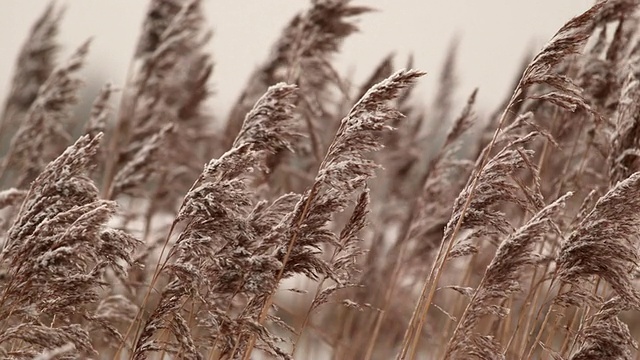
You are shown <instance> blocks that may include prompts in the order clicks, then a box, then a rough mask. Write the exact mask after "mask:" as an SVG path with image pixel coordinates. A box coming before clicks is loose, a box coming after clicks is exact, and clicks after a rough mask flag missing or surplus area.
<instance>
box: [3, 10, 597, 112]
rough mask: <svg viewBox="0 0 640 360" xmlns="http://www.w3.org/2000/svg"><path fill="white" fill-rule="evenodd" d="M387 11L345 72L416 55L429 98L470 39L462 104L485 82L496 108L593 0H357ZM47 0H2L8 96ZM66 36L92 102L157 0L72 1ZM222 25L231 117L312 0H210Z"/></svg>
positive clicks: (116, 78) (367, 22)
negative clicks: (450, 58)
mask: <svg viewBox="0 0 640 360" xmlns="http://www.w3.org/2000/svg"><path fill="white" fill-rule="evenodd" d="M353 3H354V4H356V5H367V6H370V7H373V8H376V9H378V11H377V12H374V13H369V14H365V15H363V16H362V17H361V20H360V28H361V32H360V33H359V34H356V35H355V36H351V37H349V38H348V39H347V41H346V42H345V43H344V46H343V51H342V53H341V54H340V56H339V57H337V58H336V63H337V68H338V69H339V70H340V71H342V72H343V73H345V72H351V73H353V74H354V76H355V79H356V80H362V79H363V78H365V77H366V76H367V75H368V74H369V73H370V72H371V71H372V69H373V68H374V66H376V65H377V64H378V63H379V61H380V60H381V59H382V58H383V57H384V56H385V55H387V54H389V53H390V52H394V53H395V54H396V58H395V59H396V64H397V65H398V66H400V65H403V64H404V63H405V61H406V58H407V56H408V54H410V53H413V54H414V56H415V67H417V68H419V69H421V70H424V71H427V73H428V75H427V77H426V78H423V80H421V90H422V91H421V94H422V95H423V96H424V97H425V100H426V101H428V102H427V104H429V103H431V99H432V95H433V93H434V91H435V86H436V84H437V79H438V72H439V71H440V69H441V65H442V62H443V59H444V56H445V55H446V52H447V49H448V46H449V43H450V41H451V39H453V38H454V37H456V36H457V37H458V38H459V40H460V44H459V45H460V46H459V52H458V63H457V65H458V67H457V74H458V79H459V91H458V96H459V100H462V99H464V98H466V96H467V95H468V94H469V93H470V91H471V90H472V89H473V88H474V87H479V88H480V92H479V104H480V108H481V109H484V110H485V111H492V110H493V108H494V107H495V106H496V105H497V104H498V103H499V102H500V101H501V100H502V98H503V97H504V96H505V95H506V92H507V91H508V88H509V86H510V84H511V82H512V81H513V79H514V77H515V75H516V74H515V72H516V71H517V69H518V67H519V65H520V62H521V60H522V58H523V55H524V54H525V53H526V51H527V49H534V50H538V49H539V48H540V47H542V46H543V45H544V44H545V43H546V41H547V40H548V39H549V38H550V37H551V36H552V35H553V34H554V33H555V32H556V30H557V29H558V28H559V27H560V26H562V24H564V23H565V22H566V21H567V20H569V19H570V18H571V17H573V16H575V15H578V14H579V13H581V12H582V11H584V10H586V9H587V8H589V6H591V4H593V1H592V0H536V1H525V0H446V1H444V0H443V1H436V0H354V1H353ZM47 4H48V1H45V0H0V55H1V56H0V99H2V101H3V99H4V97H5V94H6V93H7V88H8V86H9V81H10V79H11V72H12V69H13V67H14V61H15V58H16V56H17V53H18V50H19V47H20V46H21V43H22V41H23V40H24V39H25V37H26V35H27V33H28V31H29V28H30V26H31V24H32V23H33V21H34V20H35V19H36V18H37V17H38V16H39V15H40V14H41V13H42V11H43V9H44V8H45V7H46V5H47ZM58 4H59V5H66V8H67V10H66V13H65V17H64V19H63V22H62V29H61V33H60V40H61V42H62V44H63V51H62V53H61V54H60V55H61V57H60V59H65V58H66V57H67V56H68V55H69V54H70V52H71V51H73V50H74V49H75V47H77V46H78V45H79V44H80V43H81V42H82V41H84V40H85V39H87V38H88V37H93V38H94V39H93V44H92V47H91V52H90V56H89V58H88V66H87V67H86V69H85V70H84V75H85V76H86V77H87V78H88V80H89V81H91V82H93V81H97V82H99V83H98V84H95V85H94V84H92V85H93V86H95V87H93V86H92V88H89V89H87V91H86V92H85V96H86V95H88V96H89V97H90V98H89V99H88V100H89V101H91V100H90V99H91V98H92V97H93V96H94V95H95V94H96V92H97V87H99V86H100V85H101V84H102V83H104V82H106V81H111V82H113V83H114V84H115V85H116V86H122V84H123V82H124V79H125V75H126V70H127V66H128V64H129V59H130V58H131V56H132V53H133V48H134V45H135V43H136V40H137V37H138V34H139V31H140V29H141V23H142V19H143V17H144V14H145V11H146V7H147V1H143V0H67V1H58ZM204 4H205V9H206V15H207V18H208V21H209V23H210V25H211V27H212V28H213V30H214V37H213V40H212V43H211V52H212V54H213V57H214V59H215V63H216V67H215V70H214V74H213V82H212V88H213V89H214V91H215V92H216V95H215V97H214V99H213V102H212V109H214V110H215V111H216V112H217V113H218V116H220V115H221V113H220V112H221V111H222V112H223V113H225V114H226V112H227V111H228V109H229V107H230V106H231V104H232V103H233V101H234V100H235V98H236V96H237V95H238V93H239V91H240V90H241V88H242V86H243V85H244V84H245V82H246V80H247V77H248V76H249V74H250V73H251V71H252V70H253V69H254V68H255V67H256V66H257V65H258V64H260V63H261V62H262V61H263V59H265V58H266V56H267V54H268V52H269V48H270V46H271V44H272V43H273V42H274V41H275V39H277V37H278V35H279V33H280V30H281V29H282V28H283V27H284V25H285V24H286V23H287V22H288V20H289V19H290V18H291V17H292V16H293V15H294V14H295V13H297V12H299V11H301V10H303V9H304V8H305V7H306V6H307V5H308V2H307V1H304V0H204Z"/></svg>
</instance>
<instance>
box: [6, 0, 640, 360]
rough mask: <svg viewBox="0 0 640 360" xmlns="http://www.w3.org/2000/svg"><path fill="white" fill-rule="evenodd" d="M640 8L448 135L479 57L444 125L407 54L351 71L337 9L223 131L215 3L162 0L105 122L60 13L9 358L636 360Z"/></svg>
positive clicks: (45, 85) (16, 283)
mask: <svg viewBox="0 0 640 360" xmlns="http://www.w3.org/2000/svg"><path fill="white" fill-rule="evenodd" d="M638 3H639V2H638V1H637V0H609V1H604V2H599V3H597V4H595V5H594V6H593V7H592V8H591V9H589V10H587V11H586V12H585V13H584V14H582V15H580V16H578V17H576V18H575V19H572V20H570V21H569V22H568V23H567V24H566V25H564V26H563V27H562V28H561V29H560V30H559V31H558V33H557V34H556V35H555V36H554V37H553V38H552V39H551V41H550V42H549V43H548V44H547V45H546V46H545V47H543V49H542V50H541V51H540V52H539V53H538V54H537V55H536V56H534V57H533V59H532V60H531V61H527V63H526V64H524V65H523V67H522V70H523V72H522V74H519V75H520V76H518V78H517V79H516V80H517V81H516V83H515V86H514V87H515V91H514V92H513V94H511V93H510V94H509V97H508V99H507V101H505V103H504V104H505V105H504V107H503V108H501V109H500V111H498V112H497V114H498V116H495V117H492V118H485V119H482V115H479V116H476V115H475V114H474V112H473V111H472V108H473V107H474V102H475V96H476V93H475V92H473V94H471V96H470V97H469V100H468V103H467V106H466V107H465V108H464V109H463V111H462V113H461V115H460V116H459V117H458V118H457V119H455V120H453V121H451V124H447V123H449V122H450V121H449V120H450V117H451V111H452V108H453V106H454V102H453V99H455V97H454V95H455V94H454V93H455V90H456V86H455V84H456V80H457V77H456V72H455V58H456V57H457V56H458V54H457V53H456V43H455V42H454V43H453V44H452V46H451V48H450V51H449V53H448V54H443V56H444V67H443V68H442V70H441V71H440V72H438V71H437V70H436V71H435V73H436V76H435V77H434V78H436V79H439V81H438V84H439V89H438V91H437V92H436V95H435V100H434V102H433V103H432V105H433V106H431V107H429V108H428V109H427V110H428V111H425V107H424V104H425V103H426V102H425V101H424V99H421V98H420V97H418V96H416V93H417V91H416V90H415V88H414V84H415V81H416V79H417V78H418V77H419V76H420V75H422V73H420V72H417V71H413V70H409V71H407V70H402V71H399V72H394V70H395V66H394V63H393V61H392V60H393V57H392V56H391V55H389V56H386V57H385V58H383V59H381V62H380V64H379V65H378V66H377V67H376V68H375V69H371V70H372V71H371V72H370V74H371V75H370V76H369V77H368V78H367V79H366V80H365V81H363V82H362V83H361V84H352V83H351V82H350V81H348V78H347V77H345V76H343V75H342V74H339V73H338V72H337V71H336V69H335V67H334V65H333V64H332V61H333V58H334V56H335V55H336V54H338V53H339V51H340V48H341V44H342V43H343V41H344V39H346V38H347V37H348V36H349V35H351V34H353V33H354V32H356V31H357V19H358V18H359V16H360V15H361V14H364V13H366V12H367V11H368V10H369V9H367V8H366V7H362V6H356V5H354V4H353V3H352V2H351V1H348V0H314V1H312V2H311V3H310V5H309V8H308V9H307V10H306V11H305V12H303V13H301V14H299V15H297V16H296V17H295V18H294V19H293V20H292V21H291V22H290V23H289V24H288V25H287V26H286V27H285V29H284V30H283V32H282V34H281V36H280V38H279V39H278V40H277V42H276V44H275V45H274V46H273V48H272V53H271V54H270V56H269V58H268V59H266V61H264V62H262V63H261V64H262V65H261V66H259V67H258V69H257V70H256V71H255V72H254V74H253V76H252V77H251V78H250V79H249V81H248V83H247V85H246V88H245V89H244V90H243V92H242V94H241V95H240V97H239V99H238V101H237V103H235V104H234V105H233V110H232V112H231V114H230V115H229V116H228V118H227V119H226V123H223V124H220V125H221V126H222V127H223V128H224V129H223V131H220V132H219V134H216V133H215V132H214V131H213V124H212V120H214V119H216V117H217V116H216V115H215V112H214V111H211V110H212V109H208V108H207V107H206V106H205V102H206V100H207V99H208V97H209V87H208V82H209V80H210V77H211V75H212V70H213V60H212V57H211V55H209V54H207V53H206V52H205V51H204V47H205V45H206V44H207V42H208V40H209V38H210V36H211V33H210V31H208V30H207V29H208V27H207V25H206V23H205V16H204V11H203V9H204V6H203V5H204V4H205V3H204V2H203V1H201V0H150V1H149V8H148V11H147V14H146V17H145V19H144V23H143V26H142V34H141V37H140V40H139V42H138V45H137V48H136V51H135V54H134V57H133V59H132V62H131V65H130V71H129V78H128V79H127V80H126V82H125V83H124V84H115V85H109V84H108V85H106V86H104V87H103V88H102V90H101V92H100V93H99V95H98V96H97V98H96V100H95V102H94V104H93V107H92V109H91V113H90V116H89V118H88V119H82V121H83V124H82V125H84V128H83V127H82V126H81V125H80V124H79V123H78V124H76V123H70V122H69V111H70V109H71V105H72V104H74V103H75V101H76V97H77V95H76V92H77V88H78V86H79V84H80V82H79V80H78V77H77V72H78V70H79V69H80V67H81V65H82V62H83V58H84V56H85V53H86V45H85V46H83V47H82V48H81V49H80V50H78V52H77V53H76V54H75V56H74V57H72V59H71V60H70V62H68V63H67V64H63V65H62V66H59V67H58V68H57V70H56V69H55V68H54V65H55V61H54V60H55V55H56V52H57V44H56V42H55V39H54V35H55V34H56V32H57V28H58V26H59V21H60V12H58V11H56V10H55V8H54V7H52V6H51V7H48V8H47V9H46V11H45V13H44V15H43V16H42V17H41V18H40V19H39V20H38V23H37V24H36V25H35V26H34V27H33V29H32V32H31V35H30V38H29V40H28V42H27V43H26V44H25V46H24V47H23V49H22V51H21V53H20V55H19V59H20V61H19V65H18V67H17V68H16V75H15V76H14V81H13V82H12V83H11V84H10V94H9V97H8V99H7V101H6V103H5V109H4V113H3V115H2V118H3V120H2V125H0V127H1V128H0V130H2V131H1V132H2V137H3V139H2V141H3V144H7V145H8V147H7V146H5V147H3V151H4V149H6V148H8V150H9V152H7V153H6V154H3V156H4V162H3V169H2V170H3V173H4V174H3V175H2V179H1V180H2V185H3V187H2V189H1V190H0V220H1V223H0V241H1V242H2V249H3V250H2V252H1V253H0V357H1V358H8V359H33V358H37V359H86V358H112V359H123V358H135V359H147V358H148V359H152V358H153V359H155V358H161V357H165V358H167V357H172V358H185V359H247V360H248V359H250V358H253V357H265V358H280V359H292V358H296V359H297V358H300V359H304V358H319V357H326V356H329V355H330V356H332V357H333V358H335V359H352V358H353V359H356V358H357V359H360V358H362V359H366V360H372V359H388V358H393V357H394V356H397V358H399V359H409V358H423V357H426V358H443V357H444V358H452V359H453V358H456V359H468V358H471V359H473V358H483V359H500V358H511V357H514V358H524V359H533V358H537V357H540V358H544V357H545V356H547V355H550V356H551V357H553V358H556V359H613V358H616V359H617V358H621V359H632V358H633V357H634V356H636V357H637V353H634V349H633V347H634V346H635V343H634V342H633V338H637V331H638V329H640V323H638V320H637V314H638V311H637V310H638V309H639V308H640V306H638V305H639V302H640V295H639V292H638V290H637V286H638V278H639V276H638V274H639V272H638V262H639V261H640V258H639V255H638V252H637V240H638V235H640V234H638V228H637V222H638V216H637V214H638V211H637V208H638V207H639V206H640V202H639V200H637V199H638V198H640V196H639V195H640V193H638V191H637V190H638V188H639V186H640V180H639V179H640V175H638V172H637V171H638V169H639V163H638V159H637V158H638V155H639V154H640V151H638V148H640V145H639V144H640V141H639V140H638V138H639V136H638V133H639V132H638V125H637V123H638V119H637V118H638V116H637V112H638V101H639V99H640V96H639V94H640V92H639V91H638V81H637V79H638V73H637V71H638V69H637V65H638V54H639V53H638V51H639V49H640V47H639V46H638V45H637V43H638V38H639V36H640V34H639V33H638V30H637V29H638V24H639V23H640V22H639V20H638V19H639V18H638V14H637V13H636V12H635V11H636V8H637V7H638ZM612 31H613V32H612ZM583 48H584V50H583ZM412 61H413V59H412V58H410V59H409V64H411V62H412ZM406 67H407V68H412V66H406ZM281 81H285V82H286V83H290V84H293V85H285V84H283V83H280V84H277V83H278V82H281ZM274 84H277V85H274ZM116 88H121V89H122V90H121V91H122V101H121V102H120V105H119V108H117V109H114V118H115V119H114V120H115V121H114V123H112V122H111V121H110V120H111V119H110V117H111V114H110V112H111V109H110V102H111V99H112V97H114V95H115V94H114V92H115V89H116ZM221 91H224V89H222V90H221ZM214 110H215V109H214ZM345 114H346V116H344V115H345ZM401 114H404V115H406V117H405V116H402V115H401ZM480 114H482V112H480ZM476 118H477V120H478V121H477V123H478V124H483V123H484V124H486V125H485V126H484V127H483V126H480V127H476V126H472V125H473V124H474V123H475V122H476V121H475V120H476ZM70 125H71V126H70ZM445 125H448V126H450V127H451V130H450V132H449V133H448V134H447V136H442V137H440V135H442V134H441V132H440V131H439V129H440V126H445ZM72 127H73V128H74V129H82V128H83V133H84V134H85V135H83V136H82V137H80V139H79V140H78V141H77V142H76V144H75V145H74V146H72V147H70V148H69V149H67V151H66V152H64V153H63V154H62V155H60V156H59V154H60V153H62V152H63V150H64V147H66V146H67V145H68V144H69V143H70V142H71V135H72V134H70V133H67V132H68V129H70V128H72ZM394 127H395V128H398V129H397V131H389V130H390V128H394ZM5 129H7V130H6V131H5ZM16 129H17V132H16ZM103 132H104V133H105V134H106V136H105V139H106V141H105V143H106V145H107V146H104V147H99V146H98V143H99V142H100V139H101V138H102V135H101V133H103ZM14 133H15V135H16V136H14V137H13V140H11V141H9V137H10V136H12V135H13V134H14ZM301 133H303V134H305V135H307V136H306V138H305V137H303V136H300V134H301ZM5 140H6V141H5ZM441 142H442V143H441ZM289 150H295V151H289ZM294 152H295V153H294ZM56 157H57V159H56V160H54V161H53V162H51V163H49V165H46V164H47V163H48V162H49V161H50V160H52V159H55V158H56ZM212 158H213V160H210V159H212ZM209 160H210V161H209ZM472 160H475V162H474V161H472ZM203 163H206V165H205V167H204V170H202V164H203ZM381 167H384V168H386V169H385V170H384V171H383V170H382V169H381ZM38 174H39V175H38ZM379 174H382V176H377V179H376V180H375V181H373V179H372V178H373V177H374V175H379ZM95 178H97V179H99V181H95V183H94V180H95ZM194 179H195V182H194ZM96 184H98V185H96ZM290 191H291V192H290ZM289 192H290V193H289ZM567 193H573V194H574V195H573V196H571V198H569V197H568V195H565V196H561V194H567ZM603 194H604V195H603ZM553 199H557V200H556V201H553ZM116 201H117V203H118V211H117V212H116ZM565 202H566V206H565ZM133 234H135V236H136V237H137V236H140V237H141V238H142V239H143V240H144V241H143V242H142V243H139V242H138V241H137V240H136V239H135V238H134V236H133ZM138 248H139V249H138ZM428 271H430V273H429V274H427V272H428ZM425 278H426V281H423V280H425ZM422 285H423V288H422V291H419V290H420V289H419V287H420V286H422ZM285 287H286V288H285ZM440 289H454V290H457V292H453V291H440ZM304 293H306V294H307V295H306V296H305V295H303V294H304ZM291 300H294V301H291ZM298 300H299V301H298ZM414 305H415V306H414ZM434 308H435V309H438V310H442V313H440V312H436V311H431V310H433V309H434ZM412 310H413V314H412V313H411V311H412ZM429 311H431V313H429ZM545 313H546V315H545ZM428 314H430V315H432V316H427V315H428ZM540 315H544V318H542V317H541V316H540ZM623 321H624V322H623ZM433 330H437V332H433ZM403 334H404V337H403ZM543 335H544V336H543ZM540 348H542V351H544V352H542V351H540ZM318 349H320V350H318ZM527 350H529V352H528V353H527ZM518 355H520V356H518Z"/></svg>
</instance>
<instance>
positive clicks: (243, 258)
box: [134, 84, 297, 359]
mask: <svg viewBox="0 0 640 360" xmlns="http://www.w3.org/2000/svg"><path fill="white" fill-rule="evenodd" d="M295 97H296V87H295V86H292V85H285V84H277V85H275V86H273V87H271V88H269V89H268V91H267V92H266V93H265V94H264V96H263V97H262V98H260V99H259V100H258V102H257V103H256V104H255V107H254V109H253V110H252V111H251V112H249V113H248V114H247V116H246V119H245V123H244V125H243V127H242V130H241V132H240V133H239V134H238V137H237V138H236V140H235V142H234V144H233V147H232V148H231V149H230V150H229V151H227V152H226V153H225V154H223V155H222V156H221V157H220V158H219V159H214V160H211V161H210V162H209V164H207V165H206V166H205V168H204V170H203V171H202V174H201V175H200V177H199V178H198V179H197V180H196V181H195V183H194V184H193V186H192V188H191V190H190V191H189V192H188V193H187V195H186V196H185V199H184V201H183V204H182V206H181V207H180V210H179V213H178V216H177V218H176V220H175V223H177V222H186V223H188V225H187V227H186V228H185V230H183V231H182V233H181V234H180V235H179V237H178V239H177V241H176V244H175V245H174V246H173V248H172V249H171V250H170V252H169V255H168V256H167V260H165V263H164V264H162V266H160V264H158V269H157V270H156V273H155V274H156V275H155V276H154V278H153V279H152V283H151V284H150V285H149V290H148V293H147V296H148V294H149V292H150V291H151V290H150V289H151V288H153V286H154V284H155V282H156V281H157V277H158V274H159V272H160V271H161V270H165V271H166V272H167V273H168V274H169V275H171V276H172V281H171V283H170V285H169V286H168V287H167V288H166V289H165V291H164V292H163V294H162V296H161V299H160V303H159V304H158V305H157V306H156V307H155V309H154V310H153V312H152V314H151V315H150V317H149V318H148V319H147V321H146V323H145V324H144V326H143V328H142V332H141V335H140V337H139V338H138V339H137V340H136V343H135V347H134V358H136V359H142V358H145V357H146V356H147V355H146V354H147V353H148V352H151V351H158V350H160V349H163V348H164V349H165V350H167V351H169V349H170V347H168V346H163V345H162V344H161V343H160V342H159V339H155V338H154V336H155V335H157V332H158V331H159V330H161V329H163V328H165V327H166V328H167V329H169V330H170V331H171V333H172V334H173V335H174V336H175V338H176V341H177V343H176V344H175V346H176V348H179V349H181V351H182V352H183V354H189V356H193V357H198V356H199V355H198V354H199V352H198V351H197V350H196V349H195V347H194V346H193V340H192V339H193V338H192V334H191V331H192V330H191V329H189V327H188V326H185V324H184V321H183V320H184V319H182V315H181V311H182V308H183V306H184V304H185V302H186V301H188V298H189V297H190V296H194V295H197V297H198V298H200V299H202V300H204V304H203V306H205V307H208V309H207V311H209V312H210V315H209V317H212V318H213V319H212V321H213V322H215V323H219V321H230V322H232V323H234V324H236V325H237V326H239V329H238V331H241V332H243V333H244V332H247V331H249V332H251V333H254V332H255V333H261V332H266V330H265V329H263V328H262V327H261V326H255V325H254V326H247V324H244V323H243V322H242V319H241V318H240V319H238V320H228V319H227V318H226V317H223V318H221V317H220V314H219V311H220V310H219V309H217V307H216V306H215V303H216V301H213V300H211V301H212V303H209V300H207V299H213V298H215V296H218V297H220V296H222V297H223V298H226V297H229V296H230V298H231V299H233V297H234V296H235V295H236V294H237V293H241V294H255V293H258V294H259V293H261V292H262V291H264V288H265V287H269V286H272V280H269V277H270V276H273V275H272V272H273V271H275V269H276V268H277V267H276V266H277V264H274V262H276V261H275V259H271V258H270V257H268V256H261V254H255V252H256V250H257V246H258V245H259V244H258V243H256V242H255V236H256V235H257V234H255V233H254V232H253V231H255V228H252V227H250V223H248V221H247V218H250V217H252V215H251V205H252V199H251V193H250V189H249V188H248V186H247V183H248V179H249V176H250V173H251V171H252V170H258V169H260V168H262V167H264V160H265V159H266V156H267V155H268V154H269V153H271V152H273V151H275V149H279V148H281V147H285V148H286V147H290V145H291V141H293V138H294V137H296V136H297V133H296V131H295V128H296V124H295V122H294V119H293V115H292V114H293V103H294V100H295ZM253 216H255V215H253ZM265 220H266V219H265ZM170 236H171V234H169V235H168V236H167V239H169V237H170ZM165 246H166V244H165ZM252 253H254V254H252ZM247 267H249V268H252V269H255V272H249V273H248V274H246V275H245V274H244V273H240V272H238V269H243V268H247ZM205 290H207V291H205ZM201 291H202V293H200V292H201ZM145 301H146V298H145ZM181 319H182V320H181ZM203 321H204V320H203ZM243 324H244V325H243ZM213 331H215V332H214V333H212V335H211V336H212V337H213V338H214V339H218V340H219V341H217V343H218V345H216V346H218V347H220V348H221V351H222V352H223V353H224V352H228V351H230V348H229V347H227V346H226V345H227V344H233V341H232V340H230V339H233V337H234V336H237V335H238V334H237V333H220V332H219V329H218V330H217V331H216V329H214V330H213ZM263 344H264V345H265V346H267V347H268V348H269V349H270V350H271V352H273V353H281V351H280V350H279V349H278V348H277V347H276V346H275V345H274V344H272V343H270V342H264V343H263ZM231 347H233V345H231Z"/></svg>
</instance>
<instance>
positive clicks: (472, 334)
mask: <svg viewBox="0 0 640 360" xmlns="http://www.w3.org/2000/svg"><path fill="white" fill-rule="evenodd" d="M571 195H572V194H570V193H569V194H567V195H564V196H563V197H561V198H559V199H558V200H556V201H554V202H553V203H551V204H550V205H548V206H546V207H545V208H543V209H542V210H540V211H539V212H538V213H537V214H536V215H535V216H534V217H533V218H532V219H531V220H529V221H528V222H527V223H526V224H525V225H523V226H521V227H520V228H518V229H517V230H516V231H515V232H514V233H513V234H511V235H510V236H509V237H508V238H507V239H505V240H504V241H503V242H502V243H501V244H500V246H499V247H498V250H497V251H496V254H495V256H494V257H493V259H492V260H491V263H490V264H489V266H488V267H487V270H486V271H485V273H484V276H483V277H482V280H481V281H480V285H479V286H478V287H477V289H476V290H475V292H474V293H473V295H472V297H471V301H470V303H469V305H467V308H466V309H465V311H464V314H463V315H462V317H461V318H460V319H459V321H458V325H457V327H456V330H455V331H454V333H453V335H452V336H451V339H450V340H449V345H448V347H447V355H446V356H445V358H447V359H466V358H468V357H470V356H472V355H476V356H477V354H483V355H481V356H479V357H481V358H486V359H504V350H503V349H502V348H501V346H500V345H499V344H497V343H495V340H493V339H491V338H490V337H487V336H483V335H480V334H478V333H477V332H478V329H477V325H478V322H479V320H480V319H481V318H482V317H484V316H486V315H497V316H501V317H504V316H506V314H507V313H508V312H509V309H508V308H505V307H503V306H501V305H500V304H499V303H500V301H501V300H505V299H507V298H509V297H510V296H511V295H512V294H513V293H515V292H518V291H520V278H521V277H522V275H523V274H524V273H525V271H524V268H525V267H526V266H528V265H532V264H533V263H534V261H535V258H536V257H535V254H534V246H535V245H536V244H537V243H539V242H541V241H543V240H544V237H545V236H546V234H547V233H548V232H549V231H550V230H551V229H553V228H554V226H553V223H552V221H553V220H552V218H553V217H554V216H555V215H556V214H557V213H558V212H559V211H560V210H561V209H562V208H563V207H564V206H565V202H566V200H567V198H569V197H570V196H571ZM496 302H497V303H498V304H496ZM487 342H489V343H492V345H491V346H486V345H487ZM492 349H493V350H496V349H497V350H498V351H497V352H495V351H492Z"/></svg>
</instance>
